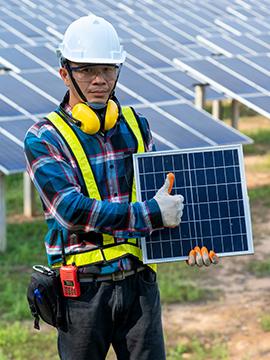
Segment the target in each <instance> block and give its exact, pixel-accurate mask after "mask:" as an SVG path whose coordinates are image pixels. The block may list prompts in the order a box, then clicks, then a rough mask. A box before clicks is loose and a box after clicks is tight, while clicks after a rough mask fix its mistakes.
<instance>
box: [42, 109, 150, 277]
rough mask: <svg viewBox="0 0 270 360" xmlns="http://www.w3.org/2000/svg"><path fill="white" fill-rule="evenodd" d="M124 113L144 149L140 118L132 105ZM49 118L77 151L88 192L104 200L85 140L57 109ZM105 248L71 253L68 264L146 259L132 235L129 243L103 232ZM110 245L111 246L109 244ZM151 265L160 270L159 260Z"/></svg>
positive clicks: (75, 154) (133, 191) (75, 151)
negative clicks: (136, 115)
mask: <svg viewBox="0 0 270 360" xmlns="http://www.w3.org/2000/svg"><path fill="white" fill-rule="evenodd" d="M122 113H123V115H124V117H125V120H126V121H127V123H128V125H129V127H130V128H131V130H132V131H133V134H134V136H135V137H136V139H137V144H138V148H137V152H140V153H141V152H144V151H145V149H144V142H143V138H142V134H141V130H140V127H139V124H138V122H137V119H136V117H135V115H134V113H133V111H132V109H131V108H129V107H123V108H122ZM47 119H48V120H50V122H51V123H52V124H53V125H54V126H55V128H56V129H57V130H58V131H59V132H60V133H61V135H62V136H63V138H64V139H65V140H66V142H67V143H68V145H69V147H70V149H71V150H72V152H73V155H74V156H75V158H76V159H77V162H78V166H79V168H80V170H81V173H82V176H83V179H84V182H85V186H86V189H87V192H88V196H89V197H91V198H94V199H96V200H101V196H100V192H99V190H98V187H97V184H96V181H95V177H94V174H93V172H92V169H91V166H90V163H89V160H88V159H87V156H86V154H85V151H84V149H83V146H82V144H81V143H80V141H79V139H78V136H77V135H76V133H75V132H74V130H73V129H72V127H71V126H70V125H69V124H68V123H67V122H66V121H65V120H64V119H62V117H61V116H60V115H58V114H57V113H56V112H52V113H50V114H49V115H48V116H47ZM131 198H132V202H136V201H137V196H136V186H135V181H134V178H133V185H132V197H131ZM103 245H104V247H103V249H102V250H100V249H93V250H90V251H87V252H85V253H76V254H73V255H68V256H67V259H66V260H67V264H72V263H74V262H75V263H76V265H77V266H83V265H88V264H93V263H99V262H102V261H103V260H104V257H105V259H106V260H107V261H110V260H114V259H117V258H121V257H124V256H125V255H127V254H131V255H133V256H136V257H137V258H138V259H140V260H142V251H141V249H140V248H139V247H138V246H137V239H128V240H127V242H126V243H121V244H116V243H115V240H114V237H113V236H111V235H108V234H103ZM106 246H108V247H106ZM60 265H61V264H60V263H58V264H55V265H54V267H58V266H60ZM149 266H150V267H151V268H152V269H153V270H154V271H156V265H155V264H149Z"/></svg>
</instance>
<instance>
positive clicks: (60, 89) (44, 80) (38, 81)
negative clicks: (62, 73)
mask: <svg viewBox="0 0 270 360" xmlns="http://www.w3.org/2000/svg"><path fill="white" fill-rule="evenodd" d="M21 75H22V76H23V78H24V79H26V80H28V81H30V82H31V83H32V84H34V85H36V86H37V87H38V88H40V89H42V90H43V91H45V92H46V93H47V94H50V95H51V96H53V97H54V98H55V99H57V100H59V101H60V100H62V97H63V96H64V94H65V92H66V91H67V88H66V86H65V85H64V82H63V80H62V79H61V78H60V77H58V76H56V75H53V74H51V73H49V72H48V71H45V70H43V71H40V72H33V73H32V72H31V73H23V74H21Z"/></svg>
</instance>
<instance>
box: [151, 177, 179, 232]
mask: <svg viewBox="0 0 270 360" xmlns="http://www.w3.org/2000/svg"><path fill="white" fill-rule="evenodd" d="M173 182H174V175H173V174H172V173H169V174H168V175H167V177H166V180H165V183H164V185H163V186H162V187H161V188H160V189H159V190H158V192H157V193H156V195H155V196H154V199H155V200H156V202H157V203H158V206H159V208H160V212H161V216H162V221H163V225H164V227H176V226H178V225H179V224H180V222H181V217H182V215H183V208H184V204H183V202H184V198H183V196H182V195H170V192H171V190H172V186H173Z"/></svg>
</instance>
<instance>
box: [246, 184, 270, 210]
mask: <svg viewBox="0 0 270 360" xmlns="http://www.w3.org/2000/svg"><path fill="white" fill-rule="evenodd" d="M248 195H249V199H250V201H251V205H256V203H258V202H260V204H261V205H262V206H266V207H269V206H270V185H265V186H261V187H257V188H254V189H250V190H249V191H248Z"/></svg>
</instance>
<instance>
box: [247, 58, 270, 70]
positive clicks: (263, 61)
mask: <svg viewBox="0 0 270 360" xmlns="http://www.w3.org/2000/svg"><path fill="white" fill-rule="evenodd" d="M246 58H247V59H249V60H251V61H252V62H253V63H254V64H255V66H256V65H259V66H260V67H262V68H263V69H265V70H268V71H270V57H269V56H267V55H256V56H246Z"/></svg>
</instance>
